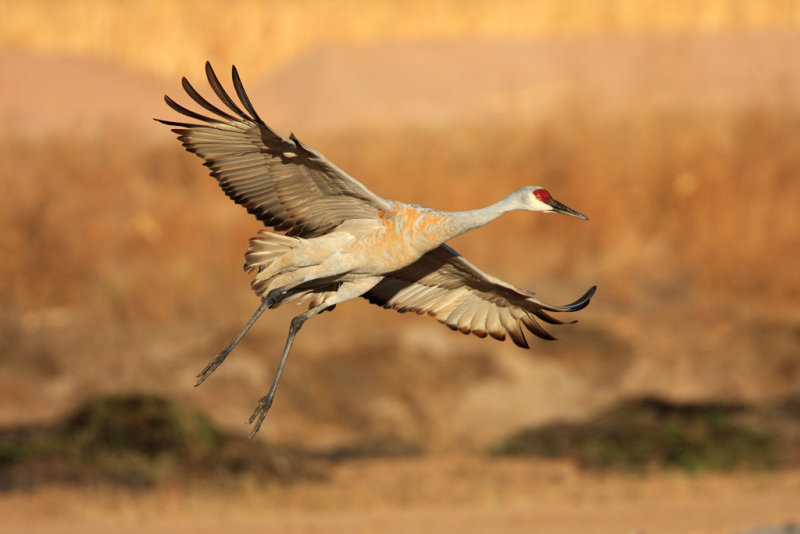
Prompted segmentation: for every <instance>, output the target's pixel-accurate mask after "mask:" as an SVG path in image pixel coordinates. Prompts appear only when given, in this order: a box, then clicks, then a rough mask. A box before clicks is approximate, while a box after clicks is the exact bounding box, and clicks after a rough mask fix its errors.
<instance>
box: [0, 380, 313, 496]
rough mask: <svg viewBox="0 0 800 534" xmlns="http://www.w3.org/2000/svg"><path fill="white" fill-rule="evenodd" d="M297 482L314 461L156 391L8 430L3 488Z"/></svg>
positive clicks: (2, 451) (0, 442)
mask: <svg viewBox="0 0 800 534" xmlns="http://www.w3.org/2000/svg"><path fill="white" fill-rule="evenodd" d="M242 475H246V476H248V477H252V478H253V479H254V480H257V481H260V482H265V483H268V482H274V481H279V482H290V481H293V480H296V479H299V478H307V477H315V476H318V469H317V468H316V467H314V466H312V465H311V464H309V461H308V459H307V458H306V457H305V456H304V455H302V454H300V453H298V452H296V451H289V450H286V449H284V448H279V447H275V446H269V445H265V444H263V443H260V442H258V441H253V440H248V439H246V438H244V437H238V436H234V435H231V434H228V433H226V432H223V431H221V430H219V429H217V428H216V427H214V426H213V425H212V424H211V422H210V421H209V420H208V418H207V417H206V416H205V415H204V414H202V413H200V412H198V411H196V410H193V409H191V408H189V407H188V406H186V405H185V404H183V403H181V402H178V401H176V400H172V399H167V398H163V397H158V396H153V395H143V394H136V395H126V396H108V397H101V398H98V399H94V400H91V401H89V402H87V403H86V404H84V405H83V406H81V407H79V408H78V409H77V410H75V411H74V412H73V413H71V414H69V415H68V416H66V417H65V418H64V419H63V420H60V421H58V422H56V423H55V424H53V425H49V426H25V427H16V428H10V429H5V430H0V489H5V490H8V489H13V488H30V487H33V486H35V485H38V484H40V483H44V482H70V483H92V482H111V483H115V484H121V485H124V486H128V487H150V486H152V485H154V484H156V483H159V482H166V481H186V480H204V479H208V480H214V481H215V482H220V481H223V480H231V481H232V480H234V479H235V478H239V477H240V476H242Z"/></svg>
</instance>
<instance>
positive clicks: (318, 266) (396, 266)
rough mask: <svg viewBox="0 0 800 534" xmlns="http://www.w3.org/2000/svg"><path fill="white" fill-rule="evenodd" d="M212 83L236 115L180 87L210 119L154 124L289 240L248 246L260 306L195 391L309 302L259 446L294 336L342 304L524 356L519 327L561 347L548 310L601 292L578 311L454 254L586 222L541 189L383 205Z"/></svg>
mask: <svg viewBox="0 0 800 534" xmlns="http://www.w3.org/2000/svg"><path fill="white" fill-rule="evenodd" d="M206 77H207V78H208V82H209V84H210V85H211V88H212V89H213V91H214V93H215V94H216V95H217V97H218V98H219V99H220V101H221V102H222V103H223V104H224V105H225V106H226V107H227V108H228V109H227V110H223V109H220V108H219V107H218V106H216V105H214V104H212V103H210V102H209V101H208V100H206V99H205V98H203V97H202V96H200V94H199V93H198V92H197V91H196V90H195V89H194V87H192V85H191V84H190V83H189V82H188V80H187V79H186V78H183V79H182V84H183V89H184V90H185V91H186V93H187V94H188V95H189V97H191V99H192V100H194V102H195V103H197V104H198V105H199V106H200V107H202V108H204V109H205V110H207V111H209V112H211V114H213V116H206V115H202V114H200V113H197V112H195V111H192V110H190V109H187V108H185V107H183V106H181V105H179V104H177V103H175V102H174V101H173V100H172V99H171V98H169V96H165V97H164V99H165V101H166V103H167V104H168V105H169V106H170V107H171V108H172V109H174V110H175V111H177V112H178V113H181V114H182V115H185V116H187V117H189V118H191V119H194V120H196V121H199V123H187V122H176V121H170V120H160V119H156V120H158V121H159V122H162V123H164V124H167V125H169V126H173V127H174V128H173V129H172V131H173V132H174V133H176V134H177V135H178V139H179V140H180V141H181V143H182V144H183V146H184V147H185V148H186V150H188V151H189V152H192V153H195V154H197V155H198V156H200V157H201V158H203V159H204V160H205V165H206V166H207V167H209V168H210V169H211V176H213V177H214V178H216V180H217V181H218V182H219V185H220V187H222V190H223V191H225V194H227V195H228V196H229V197H230V198H231V199H233V201H234V202H236V203H237V204H241V205H242V206H244V207H245V208H247V211H248V212H250V213H252V214H253V215H255V217H256V218H257V219H258V220H259V221H261V222H262V223H263V224H264V226H266V227H272V228H273V230H275V231H281V232H284V235H281V234H276V233H271V232H268V231H266V230H262V231H260V232H259V235H258V236H256V237H253V238H251V239H250V247H249V250H248V251H247V253H246V254H245V264H244V269H245V270H248V271H251V272H252V271H255V276H254V278H253V280H252V282H251V284H250V287H251V288H252V289H253V291H255V293H256V295H258V296H259V297H260V298H261V304H260V306H259V307H258V309H257V310H256V311H255V313H254V314H253V316H252V317H251V318H250V320H249V321H248V322H247V324H246V325H245V326H244V328H242V330H241V332H239V334H237V335H236V337H234V339H233V341H231V343H230V344H229V345H228V346H227V347H225V349H224V350H222V352H220V353H219V354H218V355H217V356H216V357H215V358H214V359H213V360H211V361H210V362H209V363H208V365H207V366H206V367H205V368H204V369H203V370H202V372H200V374H198V375H197V377H198V381H197V384H196V385H198V386H199V385H200V384H202V383H203V381H204V380H206V379H207V378H208V377H209V376H210V375H211V374H212V373H213V372H214V371H215V370H216V368H217V367H219V365H220V364H221V363H222V362H223V361H224V360H225V358H226V357H227V356H228V354H229V353H230V352H231V350H233V348H234V347H235V346H236V344H237V343H238V342H239V340H240V339H241V338H242V336H244V334H245V333H246V332H247V331H248V330H249V329H250V327H251V326H252V325H253V323H255V322H256V320H257V319H258V318H259V317H260V316H261V314H262V313H263V312H264V310H265V309H266V308H273V307H275V306H277V305H278V304H280V303H281V302H285V301H290V300H293V299H299V298H304V297H307V298H310V303H309V307H308V310H307V311H305V312H304V313H301V314H299V315H297V316H296V317H294V318H293V319H292V321H291V324H290V327H289V335H288V337H287V339H286V344H285V346H284V348H283V353H282V354H281V358H280V360H279V363H278V367H277V371H276V372H275V376H274V378H273V380H272V384H271V386H270V388H269V391H268V392H267V394H266V395H265V396H263V397H262V398H261V399H259V401H258V405H257V406H256V409H255V410H254V411H253V414H252V415H251V416H250V419H249V421H248V422H249V423H250V424H252V423H253V422H255V425H254V426H253V428H252V432H251V434H250V437H253V436H255V434H256V433H257V432H258V430H259V428H260V427H261V423H262V422H263V420H264V417H266V415H267V411H268V410H269V409H270V406H271V405H272V401H273V399H274V396H275V390H276V389H277V387H278V381H279V380H280V377H281V373H282V372H283V368H284V365H285V364H286V359H287V357H288V355H289V350H290V349H291V346H292V342H293V341H294V338H295V336H296V335H297V332H298V331H299V330H300V328H301V326H302V325H303V323H305V322H306V321H307V320H308V319H309V318H311V317H313V316H314V315H317V314H319V313H321V312H323V311H325V310H330V309H333V308H334V307H335V306H336V305H337V304H339V303H342V302H345V301H347V300H350V299H354V298H356V297H363V298H366V299H367V300H369V302H371V303H373V304H377V305H379V306H382V307H384V308H388V309H394V310H397V311H399V312H406V311H413V312H416V313H418V314H426V315H430V316H432V317H434V318H436V319H437V320H438V321H439V322H441V323H444V324H445V325H447V326H448V327H450V328H451V329H453V330H458V331H460V332H462V333H465V334H467V333H472V334H475V335H476V336H478V337H486V336H487V335H489V336H491V337H493V338H495V339H499V340H503V339H505V337H506V336H507V335H508V336H509V337H510V338H511V339H512V340H513V342H514V343H516V344H517V345H519V346H520V347H524V348H528V343H527V341H526V340H525V335H524V334H523V329H522V326H524V327H525V328H527V329H528V330H529V331H530V332H532V333H533V334H534V335H536V336H539V337H541V338H544V339H554V338H553V337H552V336H551V335H550V334H549V333H548V332H547V331H545V330H544V329H543V328H542V327H541V326H540V324H539V323H538V322H537V320H536V319H537V318H538V319H540V320H542V321H544V322H546V323H550V324H564V322H563V321H560V320H558V319H556V318H554V317H553V316H551V315H550V314H549V313H548V312H573V311H577V310H580V309H582V308H584V307H585V306H586V305H587V304H589V300H590V299H591V298H592V295H593V294H594V292H595V288H596V286H595V287H592V288H591V289H589V290H588V291H587V292H586V293H585V294H584V295H583V296H582V297H580V298H579V299H578V300H576V301H575V302H573V303H571V304H567V305H565V306H553V305H550V304H546V303H544V302H542V301H540V300H538V299H536V298H535V297H534V294H533V293H532V292H530V291H525V290H522V289H519V288H517V287H514V286H513V285H511V284H508V283H506V282H504V281H502V280H500V279H498V278H495V277H493V276H491V275H489V274H486V273H484V272H483V271H481V270H479V269H478V268H477V267H475V266H474V265H472V264H471V263H470V262H468V261H467V260H466V259H464V258H463V257H462V256H461V255H459V254H458V253H457V252H456V251H455V250H453V249H452V248H450V247H449V246H447V245H446V244H445V242H446V241H448V240H449V239H451V238H453V237H455V236H457V235H460V234H463V233H464V232H467V231H469V230H472V229H474V228H478V227H481V226H483V225H485V224H487V223H489V222H490V221H492V220H494V219H496V218H497V217H499V216H500V215H502V214H504V213H506V212H509V211H512V210H527V211H539V212H544V213H563V214H566V215H571V216H573V217H577V218H579V219H584V220H587V217H586V216H584V215H582V214H580V213H578V212H577V211H575V210H572V209H570V208H568V207H566V206H565V205H564V204H562V203H560V202H558V201H557V200H556V199H554V198H553V197H552V196H551V195H550V193H548V192H547V190H545V189H544V188H542V187H532V186H527V187H523V188H521V189H518V190H517V191H514V192H513V193H511V194H510V195H508V196H506V197H505V198H504V199H502V200H501V201H499V202H497V203H496V204H493V205H491V206H488V207H486V208H482V209H476V210H472V211H462V212H444V211H438V210H434V209H429V208H423V207H420V206H415V205H412V204H406V203H403V202H398V201H394V200H386V199H383V198H381V197H379V196H377V195H376V194H374V193H373V192H372V191H370V190H369V189H367V188H366V187H364V186H363V185H362V184H361V183H359V182H358V181H356V180H355V179H354V178H352V177H351V176H349V175H348V174H347V173H345V172H344V171H342V170H341V169H339V168H338V167H336V166H335V165H334V164H333V163H331V162H330V161H328V160H327V159H326V158H325V157H324V156H322V154H320V153H319V152H316V151H314V150H312V149H311V148H309V147H307V146H306V145H304V144H303V143H301V142H300V140H299V139H297V137H295V136H294V134H291V135H290V136H289V137H288V138H286V137H283V136H281V135H280V134H278V133H277V132H275V131H273V130H272V129H270V128H269V126H267V125H266V124H265V123H264V121H262V120H261V118H260V117H259V116H258V114H257V113H256V111H255V109H254V108H253V105H252V104H251V103H250V99H249V98H248V96H247V94H246V93H245V90H244V86H243V85H242V82H241V80H240V78H239V74H238V72H237V71H236V67H233V69H232V77H233V86H234V89H235V91H236V95H237V96H238V98H239V102H240V104H237V103H236V102H234V100H233V99H232V98H231V97H230V96H229V95H228V93H227V92H226V91H225V89H224V88H223V87H222V85H221V84H220V82H219V79H218V78H217V76H216V74H215V73H214V70H213V69H212V68H211V65H210V63H208V62H206ZM240 106H241V107H240ZM242 108H244V109H242ZM573 322H574V321H573Z"/></svg>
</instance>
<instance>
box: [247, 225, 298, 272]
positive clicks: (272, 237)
mask: <svg viewBox="0 0 800 534" xmlns="http://www.w3.org/2000/svg"><path fill="white" fill-rule="evenodd" d="M299 243H300V240H299V239H297V238H296V237H286V236H284V235H280V234H273V233H270V232H267V231H261V232H259V234H258V235H257V236H255V237H252V238H250V248H249V249H248V250H247V253H246V254H245V255H244V270H245V271H251V270H253V269H258V272H261V271H263V270H264V269H266V268H267V267H269V265H270V264H271V263H272V262H273V261H275V260H276V259H277V258H279V257H280V256H282V255H284V254H285V253H286V252H288V251H289V250H291V249H293V248H294V247H296V246H297V245H298V244H299Z"/></svg>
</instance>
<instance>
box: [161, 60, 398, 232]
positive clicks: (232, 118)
mask: <svg viewBox="0 0 800 534" xmlns="http://www.w3.org/2000/svg"><path fill="white" fill-rule="evenodd" d="M206 76H207V77H208V82H209V84H210V85H211V88H212V89H213V90H214V93H216V95H217V97H218V98H219V99H220V101H221V102H222V103H223V104H224V105H225V106H226V107H227V108H228V110H229V111H224V110H222V109H220V108H219V107H217V106H215V105H214V104H212V103H210V102H209V101H207V100H206V99H205V98H203V97H202V96H200V94H199V93H198V92H197V91H196V90H195V89H194V87H192V85H191V84H190V83H189V82H188V81H187V80H186V78H183V80H182V83H183V88H184V90H185V91H186V93H187V94H188V95H189V96H190V97H191V98H192V100H194V101H195V102H196V103H197V104H198V105H200V106H201V107H202V108H204V109H205V110H207V111H209V112H211V114H212V116H206V115H201V114H200V113H197V112H195V111H192V110H190V109H187V108H185V107H183V106H181V105H179V104H177V103H175V102H174V101H173V100H172V99H171V98H170V97H168V96H164V100H165V101H166V102H167V104H168V105H169V106H170V107H171V108H172V109H174V110H175V111H177V112H178V113H181V114H183V115H185V116H187V117H190V118H191V119H194V120H196V121H200V123H188V122H175V121H169V120H161V119H156V120H158V121H159V122H162V123H164V124H168V125H170V126H175V127H176V128H174V129H173V130H172V131H173V132H175V133H176V134H178V139H179V140H180V141H181V142H182V143H183V146H184V147H185V148H186V150H188V151H189V152H193V153H195V154H197V155H198V156H200V157H201V158H203V159H204V160H205V165H206V166H207V167H209V168H210V169H211V176H213V177H214V178H216V179H217V181H218V182H219V185H220V187H222V190H223V191H225V194H226V195H228V196H229V197H230V198H232V199H233V200H234V201H235V202H236V203H237V204H241V205H242V206H244V207H245V208H247V211H248V212H250V213H252V214H253V215H255V216H256V218H258V219H259V220H260V221H261V222H263V223H264V225H265V226H272V227H274V229H275V230H279V231H285V232H286V234H287V235H291V236H300V237H315V236H319V235H322V234H325V233H328V232H330V231H331V230H332V229H333V228H335V227H336V226H338V225H339V224H341V223H342V222H343V221H345V220H348V219H370V218H377V217H378V213H379V211H381V210H383V211H390V210H391V209H392V207H391V205H390V204H389V202H387V201H386V200H384V199H382V198H381V197H379V196H377V195H376V194H374V193H373V192H372V191H370V190H369V189H367V188H366V187H364V186H363V185H362V184H361V183H359V182H358V181H357V180H356V179H355V178H353V177H351V176H350V175H348V174H347V173H345V172H344V171H342V170H341V169H339V168H338V167H336V166H335V165H334V164H333V163H331V162H330V161H328V160H327V159H326V158H325V157H324V156H323V155H322V154H320V153H318V152H316V151H314V150H312V149H311V148H309V147H307V146H305V145H304V144H303V143H301V142H300V141H299V140H298V139H297V138H296V137H295V136H294V134H292V135H290V136H289V138H288V139H287V138H286V137H283V136H281V135H280V134H278V133H276V132H275V131H273V130H271V129H270V128H269V127H268V126H267V125H266V124H265V123H264V122H263V121H262V120H261V118H260V117H259V116H258V114H257V113H256V111H255V109H254V108H253V105H252V104H251V103H250V99H249V98H248V97H247V94H246V93H245V91H244V87H243V85H242V82H241V80H240V79H239V74H238V72H237V71H236V67H233V69H232V76H233V86H234V89H235V90H236V95H237V96H238V98H239V102H240V104H241V107H243V108H244V110H242V109H241V108H240V106H239V105H237V104H236V103H235V102H234V100H233V99H232V98H231V97H230V96H229V95H228V93H227V92H225V89H223V87H222V85H221V84H220V83H219V79H217V76H216V74H215V73H214V70H213V69H212V68H211V64H210V63H208V62H206Z"/></svg>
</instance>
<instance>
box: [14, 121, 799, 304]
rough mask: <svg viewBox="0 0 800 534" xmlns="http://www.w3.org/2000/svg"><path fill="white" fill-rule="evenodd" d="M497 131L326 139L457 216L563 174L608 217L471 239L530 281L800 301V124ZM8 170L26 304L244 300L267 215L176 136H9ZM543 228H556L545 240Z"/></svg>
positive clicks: (564, 190) (535, 222) (353, 160)
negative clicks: (259, 220)
mask: <svg viewBox="0 0 800 534" xmlns="http://www.w3.org/2000/svg"><path fill="white" fill-rule="evenodd" d="M483 126H484V125H462V126H461V127H458V128H455V129H454V130H450V131H448V132H446V133H445V132H441V131H436V130H430V131H427V130H416V131H400V132H398V131H386V132H362V133H359V132H350V133H342V134H340V135H336V136H333V135H328V136H327V137H319V138H318V139H315V140H314V143H313V144H314V145H315V146H316V147H318V148H319V149H321V150H322V151H324V152H325V153H326V154H328V155H329V156H330V157H331V158H332V159H334V161H337V163H339V164H340V165H341V166H343V167H344V168H345V169H347V170H348V171H349V172H351V173H352V174H354V175H355V176H359V177H363V179H364V180H365V181H366V182H367V183H368V184H369V186H370V187H372V188H373V189H375V190H376V191H378V192H379V193H380V194H382V195H385V196H387V197H389V198H400V199H404V200H409V201H413V202H418V203H422V204H426V205H431V206H437V207H441V208H444V209H466V208H471V207H476V206H480V205H483V204H485V203H486V202H487V201H490V200H493V199H498V198H501V197H502V195H504V194H505V193H506V192H507V191H510V190H512V189H514V188H516V187H518V186H520V185H522V184H528V183H530V184H546V185H547V186H548V187H549V188H550V189H551V190H552V191H554V192H555V194H557V196H558V197H559V198H561V199H563V200H564V202H566V203H568V204H569V205H571V206H575V207H576V208H577V209H579V210H580V211H582V212H584V213H587V214H588V215H589V216H590V217H591V219H592V221H591V223H590V227H589V226H587V227H580V226H578V225H577V224H568V223H569V222H571V221H566V222H565V221H557V222H556V221H555V220H554V219H552V218H546V219H542V218H541V217H540V218H536V217H525V216H524V215H511V216H509V217H510V221H512V222H511V223H510V224H505V225H501V224H495V225H490V226H489V227H487V228H486V229H484V230H482V231H481V232H482V235H481V238H480V239H477V238H474V239H467V238H460V239H461V241H459V243H458V246H459V248H461V249H462V250H463V252H464V253H465V254H467V255H468V256H469V257H470V258H472V259H473V260H474V261H475V262H476V263H478V264H479V265H484V266H487V268H489V270H490V271H495V272H497V271H499V272H504V273H505V274H506V276H507V277H509V278H510V279H512V280H516V281H517V282H518V283H520V284H522V285H526V283H528V282H530V283H533V280H534V279H536V284H537V285H545V284H546V281H545V280H546V279H548V278H549V279H551V280H554V281H564V282H566V281H567V280H573V281H574V280H576V279H588V280H591V279H592V278H599V279H600V281H601V282H602V285H603V286H604V287H603V290H604V292H605V294H606V298H617V299H632V301H639V302H645V301H647V300H649V299H652V298H656V297H657V296H658V295H659V294H660V293H663V292H666V293H667V294H673V295H684V296H687V295H691V296H692V299H699V300H702V299H705V298H722V299H729V300H730V301H731V302H734V301H736V300H740V299H741V300H742V301H745V302H749V303H753V304H758V305H766V304H769V305H782V306H789V305H791V304H792V303H795V302H797V299H798V298H800V275H798V271H797V270H796V269H794V268H793V265H796V263H797V261H800V243H799V240H800V237H798V236H799V235H800V230H798V228H800V222H799V221H798V218H799V217H800V216H798V212H797V210H796V203H797V199H798V198H800V182H798V180H797V179H796V177H797V176H798V175H800V160H798V158H797V157H796V155H797V147H798V146H800V133H798V132H800V118H799V117H798V116H797V115H793V114H785V113H779V112H772V111H768V110H763V109H751V110H747V111H743V112H731V113H717V114H714V115H713V116H704V115H703V114H694V113H693V114H683V113H679V112H674V113H673V112H663V113H661V112H659V113H655V112H654V113H653V114H651V115H648V116H640V117H637V118H636V120H635V121H632V122H627V121H608V120H604V119H599V118H598V119H592V118H591V117H588V116H585V115H580V116H578V115H575V116H572V117H570V116H565V117H562V118H560V119H557V120H554V121H551V122H550V123H548V124H546V125H544V127H542V128H539V129H535V130H534V129H531V128H528V127H526V126H524V125H514V124H507V125H505V126H498V125H493V126H492V127H491V128H488V129H487V128H485V127H483ZM409 153H418V154H421V155H423V154H424V157H423V158H408V157H406V156H407V154H409ZM0 173H2V175H3V176H6V177H13V180H12V181H11V182H10V183H12V184H13V187H12V188H11V189H10V190H9V193H10V194H7V195H4V196H3V197H2V199H0V224H2V225H3V227H4V228H5V229H6V230H5V231H4V232H3V233H2V235H1V236H0V247H1V248H2V249H3V250H5V251H8V253H7V254H5V255H4V261H3V262H2V263H0V270H1V271H0V296H2V298H3V300H4V301H5V303H6V306H7V310H18V311H23V312H24V311H29V310H35V309H38V308H41V307H55V306H68V307H85V306H89V307H94V308H97V309H102V310H104V311H106V312H109V313H110V314H111V315H112V316H114V317H119V318H123V317H124V318H133V317H139V318H142V319H147V318H149V319H152V318H159V319H161V318H165V317H170V316H173V315H175V314H176V313H177V314H182V313H185V312H187V311H188V310H198V309H208V308H209V306H208V304H209V303H211V302H215V303H216V305H217V306H219V305H222V304H223V303H225V302H231V303H232V305H234V304H235V303H236V302H239V301H238V300H237V299H240V298H244V296H243V295H242V293H244V292H242V291H239V292H236V291H230V288H224V287H220V284H218V283H217V278H218V276H219V275H220V274H221V273H224V272H230V268H231V266H232V265H233V266H235V265H238V264H239V263H240V262H241V254H242V251H243V250H244V248H245V246H246V237H247V236H248V235H249V234H251V233H253V232H254V231H255V230H256V228H257V224H256V223H255V222H254V221H253V222H252V223H251V222H250V221H251V218H250V216H248V215H246V214H245V213H243V210H241V209H237V208H236V207H235V206H234V205H233V204H232V203H230V202H229V201H227V200H226V199H225V198H224V196H223V195H222V194H221V193H220V192H219V191H218V190H217V189H216V186H215V185H214V183H213V181H212V180H210V179H209V178H207V177H206V176H204V170H203V169H202V167H201V166H200V165H197V162H196V161H194V160H193V159H192V158H190V157H189V156H186V155H185V154H183V153H182V152H181V151H180V150H178V149H177V147H175V146H172V145H169V144H159V145H148V144H141V143H139V142H137V141H136V140H135V139H134V138H132V137H131V138H125V137H124V136H123V137H122V138H114V139H113V140H109V139H107V138H90V139H82V138H77V139H68V138H65V137H55V138H50V139H48V140H47V141H44V142H42V141H40V140H25V139H14V138H6V139H5V140H4V141H3V143H2V144H0ZM452 186H455V187H452ZM558 223H562V224H558ZM586 228H589V229H590V230H591V231H585V230H586ZM529 231H534V232H539V235H537V236H536V238H535V239H530V240H528V238H527V237H524V236H526V235H528V232H529ZM523 238H524V240H525V241H526V242H525V244H524V245H523V243H522V242H521V241H520V240H521V239H523ZM487 242H491V243H492V244H493V246H492V247H491V249H487V248H486V247H485V246H484V245H485V243H487ZM543 279H544V280H543ZM576 291H577V290H576ZM574 292H575V291H573V293H574ZM236 294H238V295H239V296H238V297H237V296H232V295H236ZM632 301H631V302H632Z"/></svg>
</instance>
